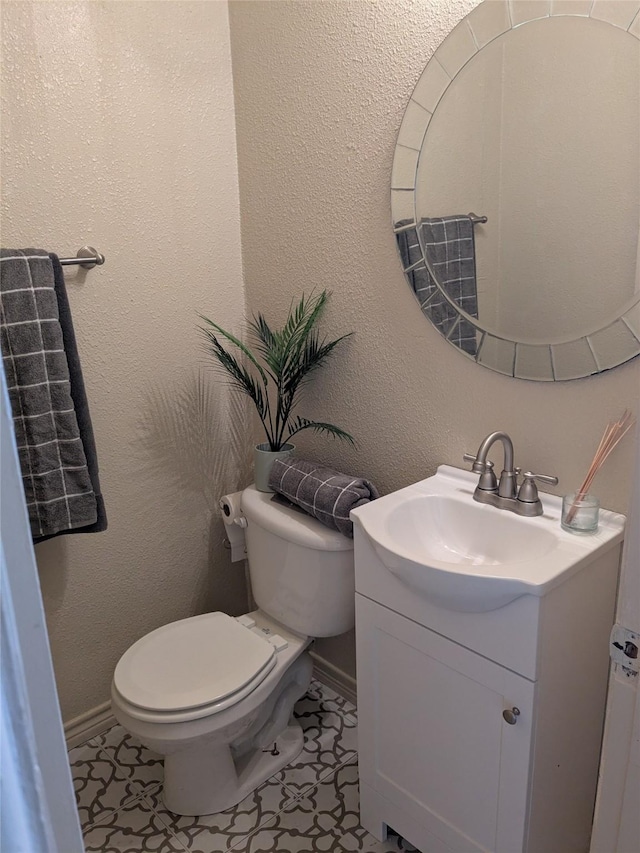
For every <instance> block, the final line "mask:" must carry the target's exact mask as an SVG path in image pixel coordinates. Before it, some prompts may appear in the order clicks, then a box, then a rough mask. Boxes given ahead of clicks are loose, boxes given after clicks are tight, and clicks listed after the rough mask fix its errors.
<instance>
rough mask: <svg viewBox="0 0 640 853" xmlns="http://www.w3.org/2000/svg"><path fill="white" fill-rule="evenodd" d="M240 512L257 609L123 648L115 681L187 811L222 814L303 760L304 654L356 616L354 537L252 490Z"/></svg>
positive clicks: (170, 791)
mask: <svg viewBox="0 0 640 853" xmlns="http://www.w3.org/2000/svg"><path fill="white" fill-rule="evenodd" d="M242 509H243V514H244V515H245V518H246V519H247V527H246V538H247V552H248V559H249V572H250V577H251V583H252V590H253V595H254V598H255V600H256V603H257V604H258V607H259V609H258V610H256V611H254V612H252V613H248V614H246V615H244V616H240V617H236V618H234V617H231V616H228V615H227V614H225V613H220V612H216V613H205V614H202V615H200V616H193V617H190V618H188V619H181V620H179V621H177V622H172V623H170V624H169V625H164V626H163V627H161V628H158V629H156V630H155V631H152V632H151V633H150V634H147V635H146V636H145V637H142V638H141V639H140V640H138V641H137V642H136V643H134V645H133V646H132V647H131V648H130V649H129V650H128V651H126V652H125V653H124V655H123V656H122V658H121V659H120V661H119V663H118V665H117V667H116V670H115V673H114V677H113V683H112V687H111V703H112V708H113V712H114V715H115V717H116V719H117V720H118V722H119V723H120V724H121V725H122V726H123V727H124V728H125V729H127V730H128V731H129V732H131V734H133V735H134V736H136V737H137V738H138V739H139V740H140V741H141V742H142V743H143V744H145V745H146V746H147V747H149V748H150V749H152V750H153V751H155V752H157V753H159V754H160V755H162V756H164V762H165V781H164V790H163V799H164V803H165V805H166V807H167V808H168V809H169V810H170V811H172V812H176V813H177V814H183V815H202V814H211V813H215V812H219V811H224V810H225V809H228V808H230V807H231V806H233V805H235V804H236V803H239V802H240V801H241V800H242V799H244V798H245V797H246V796H247V795H248V794H249V793H250V792H251V791H252V790H254V789H255V788H256V787H258V786H259V785H260V784H262V782H264V781H265V780H266V779H268V778H269V777H270V776H272V775H273V774H274V773H276V772H278V770H280V769H282V767H284V766H286V765H287V764H289V763H291V761H293V760H294V759H295V757H296V756H297V755H298V753H299V752H300V751H301V749H302V747H303V734H302V730H301V728H300V726H299V724H298V723H297V721H296V720H295V719H294V718H293V706H294V703H295V702H296V701H297V700H298V699H299V698H300V697H301V696H303V695H304V693H305V692H306V690H307V688H308V686H309V682H310V680H311V672H312V662H311V658H310V657H309V655H308V654H307V653H306V649H307V648H308V646H309V645H310V643H311V642H312V637H313V636H332V635H334V634H340V633H343V632H344V631H347V630H349V629H350V628H351V627H353V623H354V612H353V611H354V590H353V587H354V573H353V543H352V541H351V540H349V539H347V538H346V537H344V536H342V535H341V534H340V533H337V532H336V531H332V530H329V529H327V528H325V527H323V526H322V525H320V524H319V522H317V521H316V520H315V519H313V518H311V517H309V516H306V515H303V514H301V513H299V512H298V511H297V510H293V509H291V508H290V507H288V506H283V505H282V504H280V503H278V501H277V499H276V500H274V498H273V496H272V495H270V494H265V493H261V492H257V491H256V490H255V488H253V487H249V488H248V489H245V491H244V492H243V496H242ZM305 625H306V626H308V628H309V629H310V630H308V632H305V631H304V626H305Z"/></svg>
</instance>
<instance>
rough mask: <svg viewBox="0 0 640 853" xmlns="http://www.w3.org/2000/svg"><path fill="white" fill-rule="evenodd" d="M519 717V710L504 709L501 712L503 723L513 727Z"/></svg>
mask: <svg viewBox="0 0 640 853" xmlns="http://www.w3.org/2000/svg"><path fill="white" fill-rule="evenodd" d="M519 716H520V708H505V710H504V711H503V712H502V717H503V719H504V721H505V723H509V725H510V726H515V724H516V723H517V722H518V717H519Z"/></svg>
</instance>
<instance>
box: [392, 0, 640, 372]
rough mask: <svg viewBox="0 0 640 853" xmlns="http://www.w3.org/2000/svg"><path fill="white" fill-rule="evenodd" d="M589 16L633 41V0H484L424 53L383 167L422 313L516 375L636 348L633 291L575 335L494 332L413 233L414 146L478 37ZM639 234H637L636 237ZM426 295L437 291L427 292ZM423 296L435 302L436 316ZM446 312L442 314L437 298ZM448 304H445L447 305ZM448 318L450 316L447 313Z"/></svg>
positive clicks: (599, 365)
mask: <svg viewBox="0 0 640 853" xmlns="http://www.w3.org/2000/svg"><path fill="white" fill-rule="evenodd" d="M556 16H562V17H578V18H593V19H595V20H599V21H603V22H605V23H608V24H610V25H611V26H614V27H616V28H618V29H621V30H623V31H625V32H628V33H629V34H630V35H632V36H635V38H636V39H638V40H639V41H640V0H631V2H627V3H624V4H622V3H616V2H615V0H484V2H482V3H480V4H479V5H478V6H476V7H475V8H474V9H472V11H471V12H469V14H468V15H467V16H466V17H465V18H463V19H462V20H461V21H460V23H459V24H458V25H457V26H456V27H455V28H454V29H453V30H452V31H451V33H450V34H449V35H448V36H447V37H446V38H445V40H444V41H443V42H442V44H441V45H440V46H439V47H438V48H437V50H436V51H435V53H434V54H433V56H432V57H431V59H430V60H429V61H428V63H427V65H426V67H425V69H424V71H423V72H422V75H421V76H420V79H419V80H418V82H417V84H416V86H415V89H414V90H413V93H412V95H411V98H410V100H409V103H408V105H407V107H406V110H405V114H404V117H403V120H402V124H401V126H400V131H399V133H398V137H397V141H396V147H395V152H394V158H393V169H392V174H391V213H392V222H393V230H394V235H395V236H396V241H397V242H398V240H399V235H403V238H402V239H409V240H412V241H414V242H413V245H414V247H415V246H419V247H420V258H419V259H418V260H417V261H415V260H413V261H412V262H410V261H409V259H408V258H407V261H406V265H405V261H404V260H403V258H402V254H401V253H400V252H399V255H400V259H401V261H402V266H403V271H404V273H405V277H406V278H407V281H408V283H409V285H410V287H411V289H412V291H413V292H414V295H415V296H416V298H417V300H418V303H419V304H420V307H421V309H422V311H423V313H424V314H425V316H426V317H427V318H428V319H429V320H430V321H431V322H432V324H433V325H434V326H435V327H436V328H437V329H438V331H439V332H440V333H441V334H442V335H443V336H444V337H445V339H446V340H447V341H448V342H449V343H451V344H452V346H455V347H456V349H457V350H458V352H462V353H463V354H464V355H466V356H467V358H471V359H472V360H473V361H475V362H476V363H477V364H480V365H482V366H483V367H487V368H489V369H491V370H494V371H497V372H498V373H502V374H504V375H506V376H512V377H515V378H517V379H529V380H535V381H543V382H548V381H561V380H569V379H580V378H583V377H586V376H592V375H594V374H597V373H602V372H604V371H606V370H610V369H612V368H614V367H617V366H619V365H620V364H623V363H625V362H627V361H629V360H630V359H632V358H635V357H636V356H638V355H640V293H637V294H636V295H635V296H634V297H633V298H632V300H631V302H630V303H627V305H626V307H625V309H624V311H623V312H622V313H621V314H620V315H619V316H618V317H617V318H616V319H615V320H613V321H612V322H610V323H608V324H607V325H605V326H602V327H599V328H596V329H593V330H591V331H589V332H587V333H586V334H584V335H581V336H579V337H577V338H573V339H567V340H564V341H562V342H559V343H543V344H532V343H527V342H524V341H519V340H517V339H515V338H508V337H501V336H499V335H495V334H493V333H491V332H489V331H487V330H486V329H485V328H483V326H482V324H481V323H480V322H479V320H478V319H477V318H475V317H472V316H470V315H469V314H466V313H465V312H464V311H462V310H461V309H460V308H459V306H458V305H457V303H456V302H455V301H454V300H453V299H452V298H451V297H450V296H449V295H448V294H447V293H446V291H445V289H444V288H442V287H441V286H440V285H439V283H438V282H437V279H435V277H434V276H433V274H432V270H431V268H430V265H429V263H428V261H427V260H426V258H425V255H424V251H423V249H422V244H421V242H420V240H419V239H418V230H417V229H418V224H417V215H416V195H417V193H416V189H417V187H416V181H417V173H418V164H419V159H420V153H421V150H422V146H423V143H424V138H425V136H426V133H427V130H428V127H429V124H430V122H431V119H432V117H433V115H434V113H435V112H436V109H437V107H438V104H439V103H440V101H441V99H442V97H443V96H444V94H445V92H446V91H447V89H448V88H449V86H450V85H451V84H452V83H453V81H454V80H455V79H456V77H457V75H458V74H459V72H460V71H461V70H462V68H463V67H464V66H465V65H466V64H467V63H468V62H469V61H470V60H471V59H473V57H474V56H475V55H476V54H477V53H479V52H480V51H481V50H482V49H483V48H484V47H485V46H486V45H488V44H490V43H491V42H493V41H494V40H495V39H497V38H499V37H500V36H503V35H504V34H505V33H508V32H509V31H510V30H512V29H515V28H516V27H520V26H522V25H524V24H527V23H528V22H530V21H538V20H541V19H544V18H550V17H556ZM639 239H640V238H639ZM416 270H421V271H424V272H426V273H427V274H428V275H429V276H430V277H431V278H432V279H433V281H434V282H435V284H436V285H437V286H436V287H433V288H430V292H429V294H428V295H427V297H426V299H424V300H421V299H420V297H419V295H418V294H417V293H415V288H414V285H413V277H412V273H413V272H414V271H416ZM434 297H437V298H436V299H434ZM430 303H433V304H434V305H435V304H436V303H437V304H438V306H439V307H438V309H436V311H437V314H438V322H436V316H432V315H431V313H430V310H429V306H430ZM443 303H448V305H445V307H446V308H447V312H445V313H448V315H449V319H448V320H447V322H445V323H443V322H442V310H441V309H442V305H443ZM450 309H452V310H450ZM451 318H453V319H451ZM461 324H464V325H465V326H466V327H467V328H469V327H473V328H474V329H475V331H476V337H478V335H479V340H478V344H477V347H476V351H475V353H471V352H465V351H464V349H462V348H461V347H460V345H459V344H457V343H455V342H454V339H455V338H456V336H457V335H458V336H459V332H456V329H457V328H459V327H460V325H461Z"/></svg>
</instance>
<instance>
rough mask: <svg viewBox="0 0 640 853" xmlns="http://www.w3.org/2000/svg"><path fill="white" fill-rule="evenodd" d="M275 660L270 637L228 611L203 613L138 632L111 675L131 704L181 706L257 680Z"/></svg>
mask: <svg viewBox="0 0 640 853" xmlns="http://www.w3.org/2000/svg"><path fill="white" fill-rule="evenodd" d="M274 665H275V650H274V647H273V646H272V645H271V643H269V642H268V640H266V639H265V638H264V637H262V636H259V635H258V634H256V633H254V632H253V631H251V630H250V629H249V628H246V627H245V626H244V625H242V624H240V622H238V621H236V620H235V619H233V618H232V617H231V616H227V614H226V613H205V614H204V615H202V616H192V617H191V618H189V619H181V620H180V621H178V622H171V623H170V624H169V625H164V626H163V627H162V628H158V629H157V630H155V631H152V632H151V633H150V634H147V635H146V636H145V637H142V639H140V640H138V642H137V643H134V644H133V646H131V648H130V649H129V650H128V651H126V652H125V653H124V655H123V656H122V657H121V658H120V661H119V663H118V665H117V666H116V671H115V673H114V676H113V678H114V683H115V687H116V688H117V690H118V692H119V693H120V695H121V696H123V697H124V698H125V699H126V700H127V701H128V702H130V703H131V704H132V705H137V706H138V707H140V708H146V709H148V710H151V711H179V710H186V709H189V708H196V707H198V706H200V705H209V704H212V703H214V702H218V701H219V700H221V699H224V698H225V697H228V696H230V695H232V694H233V693H237V692H238V691H239V690H242V688H243V687H245V686H246V685H247V684H249V683H250V682H252V681H255V682H256V683H260V681H262V680H263V679H264V678H266V676H267V674H268V673H269V671H270V670H271V669H272V668H273V666H274ZM260 676H262V677H260Z"/></svg>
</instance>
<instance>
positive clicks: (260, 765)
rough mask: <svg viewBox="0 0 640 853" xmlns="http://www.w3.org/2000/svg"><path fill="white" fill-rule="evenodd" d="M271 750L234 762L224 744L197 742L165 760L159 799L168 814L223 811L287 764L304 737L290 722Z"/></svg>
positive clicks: (299, 748) (297, 752) (300, 747)
mask: <svg viewBox="0 0 640 853" xmlns="http://www.w3.org/2000/svg"><path fill="white" fill-rule="evenodd" d="M275 743H276V747H277V751H278V754H277V755H274V754H273V752H272V749H271V748H269V749H267V750H255V751H252V752H250V753H249V754H247V755H245V756H243V757H242V758H241V759H240V760H239V761H238V762H237V763H235V762H234V760H233V757H232V754H231V751H230V749H229V747H228V746H226V745H219V744H218V745H215V746H212V747H210V748H207V746H206V745H205V744H201V743H198V744H196V745H195V746H194V748H193V750H182V751H180V752H177V753H174V754H173V755H168V756H167V757H166V758H165V780H164V789H163V792H162V798H163V801H164V804H165V806H166V807H167V808H168V809H169V811H171V812H175V813H176V814H180V815H206V814H215V813H216V812H222V811H226V810H227V809H230V808H231V807H232V806H235V805H237V804H238V803H239V802H241V801H242V800H244V798H245V797H246V796H248V794H250V793H251V791H254V790H255V789H256V788H257V787H258V786H259V785H262V783H263V782H266V781H267V779H268V778H269V777H270V776H273V774H274V773H277V772H278V771H279V770H282V768H283V767H286V766H287V764H290V763H291V762H292V761H293V760H294V759H295V758H296V757H297V756H298V755H299V754H300V752H301V751H302V747H303V746H304V734H303V732H302V729H301V728H300V725H299V723H297V722H296V721H295V720H292V721H291V722H290V723H289V725H288V726H287V727H286V728H285V729H284V731H283V732H282V734H280V735H279V736H278V737H277V739H276V742H275Z"/></svg>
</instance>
